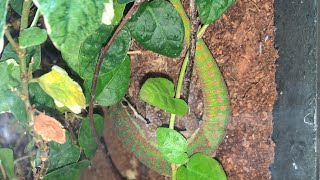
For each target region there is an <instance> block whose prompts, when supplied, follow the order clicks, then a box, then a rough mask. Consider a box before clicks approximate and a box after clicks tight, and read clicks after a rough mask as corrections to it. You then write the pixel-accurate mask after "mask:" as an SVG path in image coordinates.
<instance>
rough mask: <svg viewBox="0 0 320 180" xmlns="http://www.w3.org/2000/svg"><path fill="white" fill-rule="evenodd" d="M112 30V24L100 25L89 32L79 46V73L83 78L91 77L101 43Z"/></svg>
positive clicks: (103, 42) (102, 43)
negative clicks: (91, 32)
mask: <svg viewBox="0 0 320 180" xmlns="http://www.w3.org/2000/svg"><path fill="white" fill-rule="evenodd" d="M112 30H113V27H112V26H106V25H101V27H100V28H99V29H97V30H96V31H95V32H93V34H91V35H90V36H89V37H88V38H87V39H86V40H85V41H84V42H83V43H82V44H81V47H80V53H79V62H80V64H79V65H80V66H79V74H80V76H81V77H83V78H84V79H92V78H93V72H94V69H95V64H96V62H97V59H98V56H99V52H100V49H101V48H102V45H104V44H105V42H106V41H107V40H108V38H109V36H110V35H111V33H112Z"/></svg>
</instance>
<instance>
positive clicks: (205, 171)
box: [177, 153, 227, 180]
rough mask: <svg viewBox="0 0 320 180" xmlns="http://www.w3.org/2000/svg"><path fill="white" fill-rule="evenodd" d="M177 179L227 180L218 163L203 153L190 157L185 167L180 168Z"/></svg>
mask: <svg viewBox="0 0 320 180" xmlns="http://www.w3.org/2000/svg"><path fill="white" fill-rule="evenodd" d="M186 177H187V178H186ZM177 178H178V180H180V179H188V180H207V179H213V180H227V176H226V174H225V172H224V170H223V168H222V166H221V165H220V163H219V162H218V161H217V160H215V159H213V158H211V157H210V156H208V155H206V154H204V153H196V154H194V155H193V156H191V157H190V159H189V162H188V163H187V164H186V166H180V167H179V169H178V172H177Z"/></svg>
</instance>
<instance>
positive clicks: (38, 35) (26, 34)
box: [19, 27, 48, 48]
mask: <svg viewBox="0 0 320 180" xmlns="http://www.w3.org/2000/svg"><path fill="white" fill-rule="evenodd" d="M47 36H48V34H47V31H46V30H44V29H40V28H38V27H31V28H27V29H24V30H23V31H22V32H21V33H20V37H19V46H20V47H21V48H27V47H31V46H36V45H40V44H42V43H43V42H45V41H46V40H47Z"/></svg>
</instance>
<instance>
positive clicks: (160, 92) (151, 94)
mask: <svg viewBox="0 0 320 180" xmlns="http://www.w3.org/2000/svg"><path fill="white" fill-rule="evenodd" d="M139 95H140V97H141V99H142V100H143V101H145V102H147V103H149V104H151V105H153V106H156V107H158V108H160V109H162V110H164V111H167V112H169V113H172V114H178V115H184V114H186V113H187V112H188V105H187V103H186V102H185V101H184V100H182V99H177V98H174V85H173V83H172V82H171V81H169V80H167V79H165V78H149V79H147V81H146V82H145V83H144V84H143V85H142V87H141V90H140V92H139Z"/></svg>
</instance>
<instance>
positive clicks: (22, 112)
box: [0, 90, 28, 126]
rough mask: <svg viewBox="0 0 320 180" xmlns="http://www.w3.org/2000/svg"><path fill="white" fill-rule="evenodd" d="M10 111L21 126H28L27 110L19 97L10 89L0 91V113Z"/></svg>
mask: <svg viewBox="0 0 320 180" xmlns="http://www.w3.org/2000/svg"><path fill="white" fill-rule="evenodd" d="M3 112H10V113H12V114H13V115H14V117H15V118H16V119H17V120H18V121H19V122H20V124H21V125H23V126H28V120H27V112H26V107H25V105H24V103H23V102H22V100H21V98H20V97H18V96H17V95H16V94H15V93H13V92H11V91H10V90H7V91H1V93H0V113H3Z"/></svg>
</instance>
